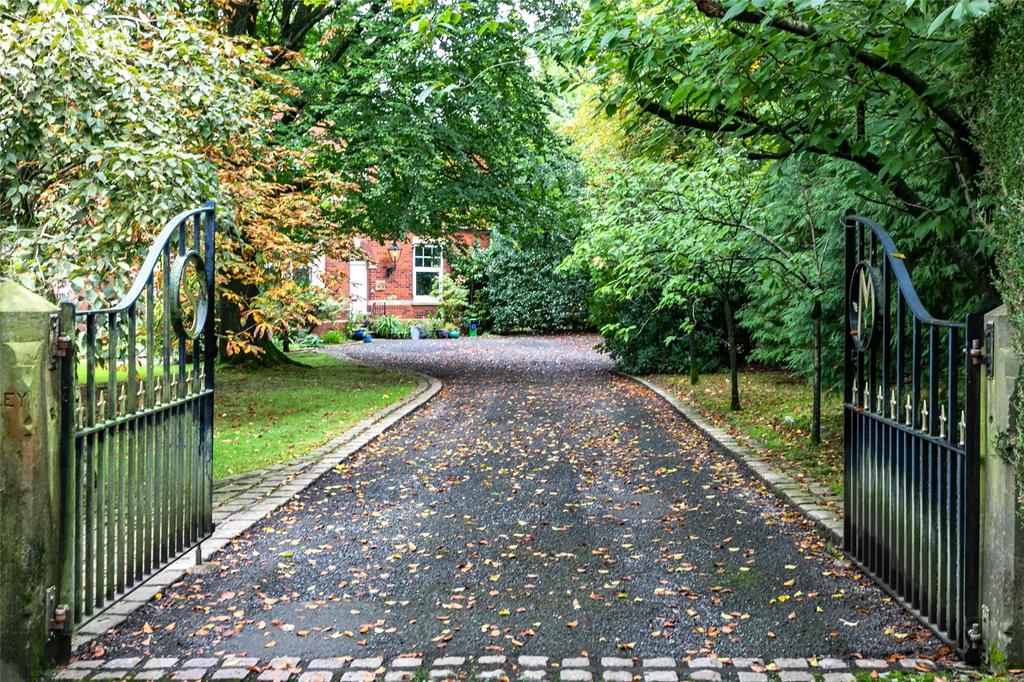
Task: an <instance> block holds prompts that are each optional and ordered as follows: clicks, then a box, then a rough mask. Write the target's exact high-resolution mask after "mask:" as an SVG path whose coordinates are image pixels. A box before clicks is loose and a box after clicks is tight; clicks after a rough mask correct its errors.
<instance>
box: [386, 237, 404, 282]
mask: <svg viewBox="0 0 1024 682" xmlns="http://www.w3.org/2000/svg"><path fill="white" fill-rule="evenodd" d="M388 255H389V256H391V265H389V266H388V267H387V269H385V270H384V276H385V277H390V276H391V273H393V272H394V271H395V267H396V266H397V265H398V257H399V256H401V255H402V247H401V246H399V245H398V244H396V243H395V242H391V246H389V247H388Z"/></svg>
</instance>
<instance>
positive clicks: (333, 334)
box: [320, 329, 343, 345]
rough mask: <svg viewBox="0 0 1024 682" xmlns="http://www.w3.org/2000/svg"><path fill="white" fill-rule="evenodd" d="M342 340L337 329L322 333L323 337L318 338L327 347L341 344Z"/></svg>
mask: <svg viewBox="0 0 1024 682" xmlns="http://www.w3.org/2000/svg"><path fill="white" fill-rule="evenodd" d="M342 338H343V337H342V335H341V332H339V331H338V330H337V329H328V330H327V331H325V332H324V335H323V336H321V337H320V339H321V340H322V341H323V342H324V343H326V344H328V345H333V344H336V343H341V341H342Z"/></svg>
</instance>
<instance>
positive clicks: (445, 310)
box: [433, 277, 469, 328]
mask: <svg viewBox="0 0 1024 682" xmlns="http://www.w3.org/2000/svg"><path fill="white" fill-rule="evenodd" d="M439 285H440V288H439ZM433 293H434V296H436V297H437V300H438V304H437V317H438V318H439V319H440V320H441V321H442V322H444V323H445V325H452V326H454V327H456V328H457V327H458V326H459V325H461V324H462V316H463V313H465V311H466V303H467V301H468V299H469V290H468V289H467V288H466V285H464V284H463V283H462V282H461V281H460V280H459V278H458V277H448V278H447V279H445V281H444V284H443V285H442V284H441V281H440V280H438V283H437V284H435V285H434V292H433Z"/></svg>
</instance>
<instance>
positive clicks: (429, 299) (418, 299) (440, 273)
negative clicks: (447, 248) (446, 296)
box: [412, 239, 444, 304]
mask: <svg viewBox="0 0 1024 682" xmlns="http://www.w3.org/2000/svg"><path fill="white" fill-rule="evenodd" d="M421 246H433V247H434V248H436V249H437V250H438V253H439V256H440V258H439V259H438V263H437V267H429V268H428V267H423V266H421V265H418V264H417V263H416V249H418V248H419V247H421ZM421 272H436V273H437V281H438V291H441V292H443V291H444V248H443V247H442V246H441V245H440V244H433V243H431V242H425V241H421V240H419V239H414V240H413V243H412V302H413V303H414V304H415V303H426V304H436V303H438V302H439V301H438V299H437V297H436V296H431V295H429V294H423V295H421V294H417V293H416V275H417V274H418V273H421Z"/></svg>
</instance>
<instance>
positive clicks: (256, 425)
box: [213, 353, 417, 478]
mask: <svg viewBox="0 0 1024 682" xmlns="http://www.w3.org/2000/svg"><path fill="white" fill-rule="evenodd" d="M291 357H292V358H293V359H294V360H296V361H298V362H301V363H302V364H303V365H306V366H305V367H279V368H274V369H264V370H241V369H235V368H220V367H218V368H217V373H216V382H217V383H216V389H215V391H216V393H215V401H216V402H215V404H216V410H217V417H216V421H215V422H214V437H215V439H216V441H215V444H214V455H213V476H214V478H224V477H226V476H231V475H234V474H240V473H243V472H245V471H251V470H253V469H259V468H262V467H266V466H269V465H272V464H276V463H278V462H283V461H285V460H289V459H292V458H293V457H298V456H299V455H303V454H305V453H306V452H308V451H309V450H311V449H313V448H315V447H317V446H320V445H323V444H324V443H326V442H327V441H329V440H331V439H332V438H335V437H336V436H339V435H341V434H342V433H344V432H345V431H346V430H348V429H349V428H350V427H352V426H353V425H354V424H355V423H356V422H358V421H360V420H361V419H363V418H364V417H366V416H368V415H369V414H371V413H372V412H375V411H376V410H379V409H380V408H382V407H384V406H386V405H388V404H390V403H393V402H395V401H396V400H399V399H400V398H402V397H403V396H405V395H407V394H408V393H409V392H410V391H412V389H413V388H414V387H415V386H416V382H417V379H416V378H415V377H411V376H408V375H403V374H399V373H397V372H388V371H383V370H380V369H370V368H368V367H362V366H360V365H356V364H353V363H350V362H345V361H343V360H339V359H337V358H334V357H332V356H330V355H327V354H326V353H292V354H291Z"/></svg>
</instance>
